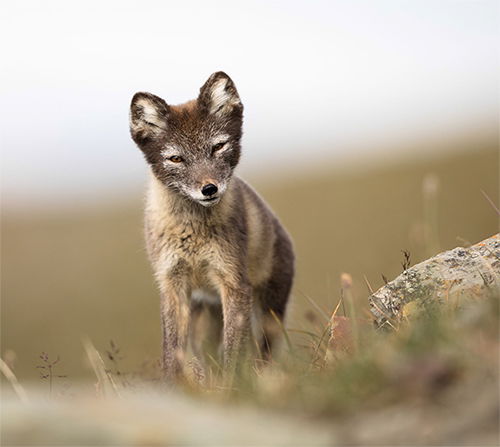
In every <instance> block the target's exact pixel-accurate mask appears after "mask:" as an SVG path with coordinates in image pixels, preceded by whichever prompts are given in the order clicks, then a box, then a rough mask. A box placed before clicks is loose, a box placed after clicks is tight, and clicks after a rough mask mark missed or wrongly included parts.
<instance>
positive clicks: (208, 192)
mask: <svg viewBox="0 0 500 447" xmlns="http://www.w3.org/2000/svg"><path fill="white" fill-rule="evenodd" d="M218 190H219V188H217V186H216V185H214V184H213V183H208V184H206V185H205V186H204V187H203V188H201V193H202V194H203V195H204V196H207V197H209V196H213V195H214V194H215V193H216V192H217V191H218Z"/></svg>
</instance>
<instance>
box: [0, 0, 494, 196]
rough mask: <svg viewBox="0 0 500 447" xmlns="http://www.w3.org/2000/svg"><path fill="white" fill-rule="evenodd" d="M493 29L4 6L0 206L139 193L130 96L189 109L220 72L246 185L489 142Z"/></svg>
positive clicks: (437, 17)
mask: <svg viewBox="0 0 500 447" xmlns="http://www.w3.org/2000/svg"><path fill="white" fill-rule="evenodd" d="M498 17H499V9H498V3H497V2H496V1H489V0H484V1H480V0H469V1H460V0H440V1H436V0H413V1H410V0H395V1H386V0H367V1H359V0H345V1H335V0H330V1H326V0H325V1H322V0H316V1H314V0H313V1H294V0H291V1H260V0H254V1H223V0H213V1H209V2H208V1H193V0H185V1H182V2H179V1H168V0H165V1H148V0H145V1H126V0H121V1H102V0H101V1H93V0H85V1H79V0H75V1H52V0H45V1H43V2H40V1H23V0H17V1H15V2H14V1H10V2H7V1H6V2H2V4H1V6H0V38H1V42H2V43H1V44H0V45H2V53H3V58H2V66H3V67H2V70H1V73H0V77H1V83H0V95H1V104H2V107H1V108H0V118H1V121H0V122H1V127H0V130H1V133H0V137H1V140H0V143H1V150H2V159H1V162H2V166H1V169H2V170H1V173H2V202H3V203H4V204H18V205H19V204H23V203H27V204H32V203H49V202H58V201H69V202H71V201H85V200H87V201H92V200H94V199H95V198H96V197H97V196H106V195H109V194H111V195H115V196H116V197H117V196H119V195H120V194H121V195H122V196H126V195H127V194H132V193H133V192H134V191H137V190H138V189H140V188H141V187H142V185H143V183H144V179H145V177H146V165H145V162H144V160H143V158H142V155H141V153H140V151H139V150H138V149H137V148H136V147H135V146H134V144H133V142H132V141H131V139H130V136H129V131H128V108H129V104H130V99H131V97H132V95H133V94H134V93H135V92H136V91H150V92H152V93H154V94H156V95H158V96H161V97H163V98H164V99H165V100H166V101H167V103H170V104H177V103H181V102H184V101H186V100H188V99H192V98H195V97H196V96H197V93H198V91H199V88H200V87H201V85H202V84H203V83H204V82H205V80H206V79H207V78H208V77H209V75H210V74H211V73H213V72H215V71H218V70H223V71H225V72H226V73H228V74H229V75H230V76H231V78H232V79H233V80H234V82H235V84H236V86H237V88H238V91H239V94H240V97H241V98H242V101H243V103H244V105H245V125H244V126H245V127H244V140H243V150H244V156H243V160H242V162H241V163H242V172H244V173H245V172H248V173H250V174H253V175H255V174H262V175H271V176H278V177H279V175H286V172H287V169H288V168H290V169H291V168H295V169H301V170H304V169H305V170H307V168H311V169H313V168H314V166H317V165H318V164H321V163H322V162H325V163H326V162H328V163H335V162H336V160H345V159H346V158H348V157H355V156H358V157H359V156H360V155H363V156H371V157H376V156H377V154H379V153H380V151H383V148H384V147H386V148H387V147H397V143H399V142H404V141H412V140H414V139H418V138H421V137H432V138H436V137H438V138H439V137H443V138H446V137H447V136H450V137H451V136H453V135H454V134H457V133H459V132H461V131H463V130H464V129H469V128H470V129H473V130H474V129H479V130H480V131H483V130H485V131H492V132H494V131H495V129H496V128H498V101H499V96H498V80H499V65H498V54H499V53H498V50H499V47H498V38H499V35H498V34H499V33H498V29H499V20H498ZM399 155H401V154H399ZM399 155H398V154H391V153H384V156H387V157H393V156H394V157H396V156H399Z"/></svg>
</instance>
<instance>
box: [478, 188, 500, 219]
mask: <svg viewBox="0 0 500 447" xmlns="http://www.w3.org/2000/svg"><path fill="white" fill-rule="evenodd" d="M481 192H482V194H483V196H484V197H485V199H486V200H487V201H488V202H489V204H490V205H491V207H492V208H493V209H494V210H495V211H496V213H497V214H498V215H499V216H500V210H499V209H498V207H497V206H496V205H495V202H493V200H491V199H490V196H489V195H488V194H486V193H485V192H484V191H483V190H482V189H481Z"/></svg>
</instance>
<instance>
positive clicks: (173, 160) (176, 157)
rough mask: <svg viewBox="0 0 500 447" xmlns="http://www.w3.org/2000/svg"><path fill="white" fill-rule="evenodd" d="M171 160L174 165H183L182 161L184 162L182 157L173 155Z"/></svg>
mask: <svg viewBox="0 0 500 447" xmlns="http://www.w3.org/2000/svg"><path fill="white" fill-rule="evenodd" d="M169 160H170V161H171V162H172V163H181V162H182V161H184V160H183V159H182V157H181V156H180V155H172V156H171V157H169Z"/></svg>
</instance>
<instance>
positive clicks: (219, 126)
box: [130, 71, 243, 207]
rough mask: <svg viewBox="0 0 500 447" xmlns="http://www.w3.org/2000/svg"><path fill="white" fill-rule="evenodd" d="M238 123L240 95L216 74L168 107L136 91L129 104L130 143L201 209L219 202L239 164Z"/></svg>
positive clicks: (240, 120) (159, 174) (240, 119)
mask: <svg viewBox="0 0 500 447" xmlns="http://www.w3.org/2000/svg"><path fill="white" fill-rule="evenodd" d="M242 124H243V105H242V104H241V101H240V97H239V96H238V92H237V91H236V87H235V86H234V83H233V81H232V80H231V78H230V77H229V76H228V75H227V74H225V73H223V72H221V71H219V72H217V73H214V74H213V75H212V76H210V78H209V79H208V80H207V82H205V84H204V85H203V86H202V87H201V89H200V94H199V95H198V98H197V99H196V100H193V101H189V102H187V103H185V104H182V105H179V106H171V105H168V104H167V103H166V102H165V101H164V100H163V99H161V98H159V97H158V96H155V95H153V94H151V93H144V92H139V93H136V94H135V95H134V97H133V98H132V103H131V106H130V132H131V134H132V139H133V140H134V141H135V142H136V144H137V146H138V147H139V148H140V149H141V151H142V152H143V153H144V156H145V158H146V161H147V162H148V163H149V165H150V166H151V168H152V170H153V173H154V175H155V176H156V177H157V178H158V179H159V180H160V181H161V182H162V183H163V184H164V185H165V186H166V187H167V188H169V189H170V190H172V191H175V192H176V193H178V194H182V195H183V196H185V197H186V198H188V199H190V200H193V201H195V202H197V203H199V204H200V205H203V206H205V207H209V206H213V205H215V204H216V203H217V202H219V201H220V199H221V197H222V195H223V194H224V192H225V190H226V188H227V185H228V183H229V181H230V179H231V176H232V173H233V170H234V168H235V167H236V165H237V164H238V161H239V158H240V151H241V148H240V140H241V135H242Z"/></svg>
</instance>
